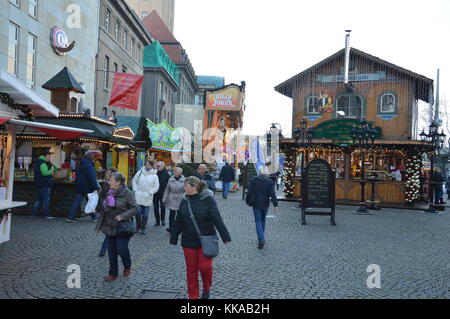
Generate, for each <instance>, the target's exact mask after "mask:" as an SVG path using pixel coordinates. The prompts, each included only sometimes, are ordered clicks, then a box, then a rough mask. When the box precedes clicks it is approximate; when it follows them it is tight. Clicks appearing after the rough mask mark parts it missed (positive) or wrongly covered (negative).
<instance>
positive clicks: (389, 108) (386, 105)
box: [380, 92, 397, 113]
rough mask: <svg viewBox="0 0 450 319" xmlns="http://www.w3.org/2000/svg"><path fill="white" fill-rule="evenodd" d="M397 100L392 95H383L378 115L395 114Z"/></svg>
mask: <svg viewBox="0 0 450 319" xmlns="http://www.w3.org/2000/svg"><path fill="white" fill-rule="evenodd" d="M396 112H397V98H396V96H395V94H393V93H390V92H389V93H383V94H382V95H381V97H380V113H396Z"/></svg>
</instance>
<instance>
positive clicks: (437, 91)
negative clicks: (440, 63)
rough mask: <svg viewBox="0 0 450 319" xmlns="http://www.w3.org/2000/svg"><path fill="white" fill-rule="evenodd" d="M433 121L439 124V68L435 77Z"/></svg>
mask: <svg viewBox="0 0 450 319" xmlns="http://www.w3.org/2000/svg"><path fill="white" fill-rule="evenodd" d="M434 105H435V107H434V123H436V125H438V126H439V69H437V77H436V100H435V101H434Z"/></svg>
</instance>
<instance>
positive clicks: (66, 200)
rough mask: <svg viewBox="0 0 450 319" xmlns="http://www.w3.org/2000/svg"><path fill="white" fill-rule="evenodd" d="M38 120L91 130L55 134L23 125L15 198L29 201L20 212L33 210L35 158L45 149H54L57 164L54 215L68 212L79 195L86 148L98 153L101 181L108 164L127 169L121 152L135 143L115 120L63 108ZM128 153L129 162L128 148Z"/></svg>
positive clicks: (17, 155) (18, 151) (17, 164)
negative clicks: (80, 168) (78, 176)
mask: <svg viewBox="0 0 450 319" xmlns="http://www.w3.org/2000/svg"><path fill="white" fill-rule="evenodd" d="M36 120H37V121H39V122H40V123H45V124H46V125H49V126H50V127H51V126H55V125H57V124H58V125H63V126H65V127H70V128H78V129H82V130H84V131H87V132H89V134H86V135H84V136H76V135H73V134H72V135H70V134H54V133H52V132H51V131H49V130H42V129H41V130H39V128H38V127H33V126H30V125H28V126H24V129H23V130H22V131H21V132H20V133H18V134H17V147H16V157H15V163H16V168H15V171H14V182H15V184H16V189H15V192H14V200H17V201H26V202H28V203H29V204H28V205H27V206H24V207H21V208H20V209H18V210H17V212H18V213H24V214H30V213H31V210H32V205H33V203H34V201H35V198H36V189H35V187H34V169H33V167H34V162H35V160H36V159H37V158H38V157H39V156H40V155H41V154H43V152H44V151H46V150H50V152H51V153H53V154H52V156H51V162H52V163H53V164H54V165H56V166H57V167H58V170H57V171H56V172H55V173H54V175H53V179H54V187H53V188H52V194H51V198H50V210H51V211H52V214H53V215H54V216H67V214H68V211H69V210H70V207H71V205H72V203H73V201H74V200H75V196H76V193H75V174H76V172H75V170H76V168H77V166H78V164H79V162H80V160H81V159H82V158H83V156H84V155H85V153H86V152H87V151H96V152H97V154H98V155H97V158H96V162H95V168H96V171H97V180H98V181H99V182H103V178H104V174H105V171H106V169H107V168H109V167H115V168H118V169H119V168H122V166H124V167H125V169H126V172H128V167H127V165H126V164H124V165H120V164H121V163H120V162H121V158H122V155H121V154H122V150H124V149H126V150H128V149H130V148H132V147H133V146H132V144H131V143H130V141H131V138H130V137H129V136H127V135H126V134H124V132H123V131H116V127H117V126H116V123H114V122H111V121H107V120H104V119H101V118H98V117H95V116H90V115H89V114H76V113H63V112H60V114H59V117H58V118H50V117H38V118H36ZM121 133H122V135H120V134H121ZM125 157H126V162H128V153H127V152H126V155H125ZM124 161H125V160H124ZM124 173H125V172H124ZM80 214H81V211H80Z"/></svg>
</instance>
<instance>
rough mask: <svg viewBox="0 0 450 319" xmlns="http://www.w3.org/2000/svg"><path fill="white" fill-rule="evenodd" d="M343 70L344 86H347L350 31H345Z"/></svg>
mask: <svg viewBox="0 0 450 319" xmlns="http://www.w3.org/2000/svg"><path fill="white" fill-rule="evenodd" d="M345 32H347V34H346V35H345V69H344V84H348V73H349V69H350V32H352V30H345Z"/></svg>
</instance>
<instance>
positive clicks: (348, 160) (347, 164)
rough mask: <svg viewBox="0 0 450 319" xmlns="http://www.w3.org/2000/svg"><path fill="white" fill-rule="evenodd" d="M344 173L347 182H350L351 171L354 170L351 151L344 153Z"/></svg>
mask: <svg viewBox="0 0 450 319" xmlns="http://www.w3.org/2000/svg"><path fill="white" fill-rule="evenodd" d="M344 152H345V153H344V171H345V180H346V181H349V180H350V171H351V170H352V154H351V153H350V152H349V151H344Z"/></svg>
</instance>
